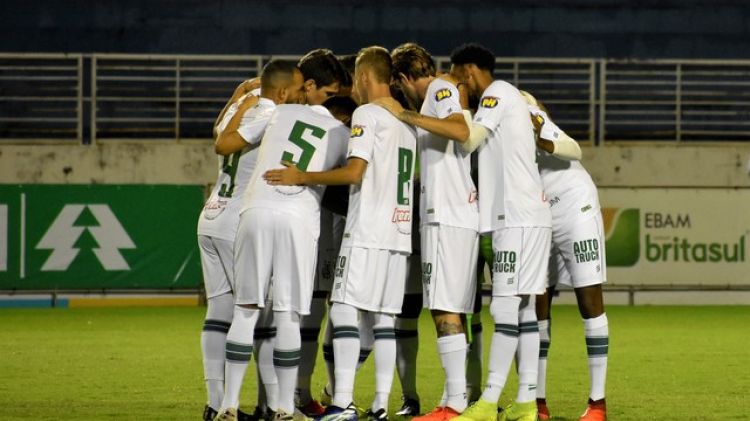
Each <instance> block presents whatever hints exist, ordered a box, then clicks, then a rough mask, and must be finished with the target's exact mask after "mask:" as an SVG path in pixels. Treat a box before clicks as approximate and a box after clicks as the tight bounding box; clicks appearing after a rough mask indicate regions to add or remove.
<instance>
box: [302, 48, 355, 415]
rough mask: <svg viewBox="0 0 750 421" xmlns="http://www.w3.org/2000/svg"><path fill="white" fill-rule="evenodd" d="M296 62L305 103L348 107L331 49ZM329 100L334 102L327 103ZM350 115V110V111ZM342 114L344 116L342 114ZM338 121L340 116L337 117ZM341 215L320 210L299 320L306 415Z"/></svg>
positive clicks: (315, 411) (312, 407)
mask: <svg viewBox="0 0 750 421" xmlns="http://www.w3.org/2000/svg"><path fill="white" fill-rule="evenodd" d="M297 65H298V66H299V68H300V70H301V71H302V74H303V75H304V76H305V102H306V103H307V104H310V105H321V104H323V103H326V104H327V105H328V106H330V107H329V110H330V112H331V113H334V116H336V114H335V112H337V111H338V112H339V113H341V111H346V108H348V107H350V104H347V103H344V104H341V102H340V101H335V100H334V99H335V98H336V97H335V95H338V94H339V93H340V90H341V89H342V88H343V86H344V85H346V84H347V82H348V80H349V76H348V74H347V73H346V71H345V70H344V68H343V67H342V66H341V63H340V62H339V60H338V59H337V58H336V56H335V55H334V54H333V52H331V51H330V50H326V49H317V50H313V51H311V52H309V53H307V54H306V55H305V56H304V57H302V58H301V59H300V60H299V62H298V63H297ZM331 100H334V101H333V102H328V101H331ZM337 104H338V105H337ZM342 106H343V107H344V108H343V109H342ZM350 116H351V113H349V117H350ZM341 117H342V118H343V116H341ZM337 118H338V117H337ZM339 120H341V119H340V118H339ZM344 124H346V123H344ZM340 218H341V217H334V216H333V214H332V213H330V212H329V211H327V210H325V209H322V210H321V215H320V222H321V227H320V238H319V242H318V245H319V247H318V267H319V270H317V271H316V279H315V286H314V290H313V298H312V303H311V304H310V314H309V315H306V316H304V317H302V319H301V320H300V327H301V337H302V359H301V361H300V366H299V371H298V379H297V387H296V391H295V401H296V405H297V407H298V408H299V410H300V411H302V413H304V414H305V415H307V416H318V415H320V414H322V413H323V411H324V408H323V407H322V406H321V404H320V403H319V402H318V401H316V400H314V399H313V397H312V394H311V393H310V381H311V379H312V374H313V371H314V370H315V361H316V359H317V356H318V337H319V336H320V327H321V323H322V321H323V317H324V315H325V308H326V298H327V297H328V295H329V293H330V292H331V285H332V284H333V281H332V279H333V277H332V276H330V277H326V276H325V275H326V274H328V273H329V272H330V271H325V270H324V269H325V268H326V266H329V265H332V263H333V260H334V259H335V257H336V253H338V246H339V244H340V241H341V240H340V237H339V239H338V241H337V240H336V236H335V233H334V231H333V230H334V226H339V230H338V231H339V232H340V231H343V220H340ZM330 255H332V257H330V258H329V256H330Z"/></svg>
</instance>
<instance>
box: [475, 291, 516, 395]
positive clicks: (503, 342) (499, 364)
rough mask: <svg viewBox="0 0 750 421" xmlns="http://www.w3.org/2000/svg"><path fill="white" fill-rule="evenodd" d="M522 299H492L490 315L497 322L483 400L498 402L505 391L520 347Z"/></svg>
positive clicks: (514, 297)
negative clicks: (520, 308) (519, 323)
mask: <svg viewBox="0 0 750 421" xmlns="http://www.w3.org/2000/svg"><path fill="white" fill-rule="evenodd" d="M520 304H521V298H520V297H517V296H511V297H492V302H491V304H490V314H492V319H493V320H494V322H495V333H493V334H492V343H491V344H490V360H489V364H488V365H487V370H488V373H487V383H486V385H485V388H484V391H483V392H482V399H483V400H485V401H487V402H497V400H498V399H500V393H502V391H503V387H504V386H505V381H506V380H507V379H508V371H510V366H511V364H512V363H513V357H514V356H515V354H516V348H517V347H518V308H519V305H520Z"/></svg>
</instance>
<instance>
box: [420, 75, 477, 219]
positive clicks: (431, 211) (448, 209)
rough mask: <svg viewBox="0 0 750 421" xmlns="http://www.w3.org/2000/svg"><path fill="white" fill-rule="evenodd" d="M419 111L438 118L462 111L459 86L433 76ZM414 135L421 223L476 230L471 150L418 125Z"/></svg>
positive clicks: (475, 198)
mask: <svg viewBox="0 0 750 421" xmlns="http://www.w3.org/2000/svg"><path fill="white" fill-rule="evenodd" d="M420 112H421V113H422V114H423V115H426V116H430V117H435V118H440V119H442V118H446V117H448V116H450V115H451V114H459V115H461V104H460V103H459V100H458V89H457V88H456V86H455V85H453V84H452V83H450V82H448V81H445V80H442V79H435V80H433V81H432V82H431V83H430V85H429V86H428V87H427V94H426V96H425V99H424V102H423V103H422V109H421V110H420ZM462 118H463V116H462ZM417 135H418V137H419V141H418V142H417V143H418V146H419V175H420V180H419V181H420V183H421V186H422V195H421V198H420V203H419V217H420V221H421V224H435V223H440V224H445V225H450V226H453V227H459V228H466V229H471V230H474V231H476V230H477V229H478V228H479V207H478V205H477V188H476V186H474V181H472V179H471V154H468V153H466V152H464V150H463V149H462V148H461V145H460V144H459V143H457V142H454V141H452V140H449V139H446V138H444V137H441V136H437V135H435V134H432V133H430V132H428V131H427V130H423V129H420V128H418V129H417Z"/></svg>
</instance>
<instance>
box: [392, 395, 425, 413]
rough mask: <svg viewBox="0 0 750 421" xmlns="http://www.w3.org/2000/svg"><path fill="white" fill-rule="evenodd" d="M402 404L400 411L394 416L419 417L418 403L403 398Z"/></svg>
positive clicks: (414, 400)
mask: <svg viewBox="0 0 750 421" xmlns="http://www.w3.org/2000/svg"><path fill="white" fill-rule="evenodd" d="M403 400H404V404H403V405H401V409H399V410H398V411H397V412H396V415H398V416H401V417H416V416H417V415H419V409H420V408H419V401H418V400H416V399H412V398H407V397H404V398H403Z"/></svg>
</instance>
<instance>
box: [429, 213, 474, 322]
mask: <svg viewBox="0 0 750 421" xmlns="http://www.w3.org/2000/svg"><path fill="white" fill-rule="evenodd" d="M420 232H421V234H422V285H423V288H424V306H425V307H426V308H429V309H430V310H442V311H447V312H451V313H464V314H471V313H473V310H474V296H475V294H476V289H477V253H479V234H478V233H477V232H476V231H475V230H470V229H466V228H459V227H451V226H448V225H442V224H427V225H423V226H422V229H421V230H420Z"/></svg>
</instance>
